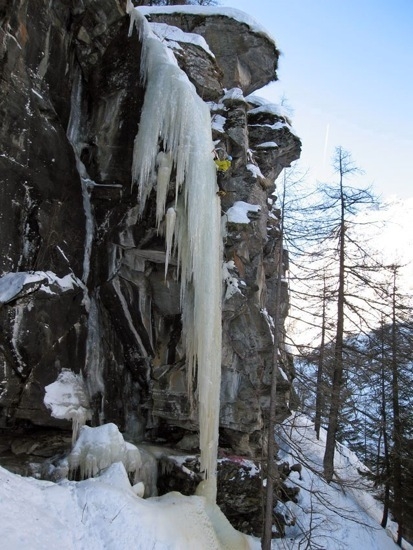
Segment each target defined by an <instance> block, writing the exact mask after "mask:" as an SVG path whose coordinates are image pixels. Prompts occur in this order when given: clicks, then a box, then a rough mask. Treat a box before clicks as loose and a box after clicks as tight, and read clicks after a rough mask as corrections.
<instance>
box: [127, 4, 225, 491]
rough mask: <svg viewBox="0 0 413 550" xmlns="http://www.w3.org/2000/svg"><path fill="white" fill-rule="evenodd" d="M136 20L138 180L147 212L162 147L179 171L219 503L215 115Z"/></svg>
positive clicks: (186, 317)
mask: <svg viewBox="0 0 413 550" xmlns="http://www.w3.org/2000/svg"><path fill="white" fill-rule="evenodd" d="M131 23H132V25H136V26H137V28H138V32H139V34H140V37H141V40H142V43H143V44H142V79H143V80H144V81H145V82H146V93H145V101H144V105H143V110H142V115H141V120H140V125H139V131H138V134H137V136H136V138H135V146H134V158H133V165H132V182H133V183H137V184H138V186H139V199H140V210H141V212H142V211H143V208H144V206H145V201H146V199H147V198H148V196H149V194H150V193H151V191H152V188H153V186H154V183H155V169H156V160H157V155H158V153H159V149H160V148H162V150H163V151H164V152H165V153H166V154H169V155H170V158H171V159H172V161H173V166H174V167H175V171H176V206H175V210H176V219H175V224H174V232H173V241H174V247H176V252H177V259H178V269H179V274H180V277H181V305H182V310H183V311H182V319H183V335H184V340H185V344H186V355H187V366H188V376H189V378H190V380H191V379H192V372H193V371H195V366H196V367H197V378H198V384H197V387H198V403H199V426H200V449H201V469H202V470H203V471H204V472H205V481H204V482H203V484H202V487H201V488H200V490H201V492H202V494H203V495H205V496H206V497H207V498H208V499H209V500H210V501H212V502H215V500H216V459H217V449H218V426H219V394H220V385H221V293H222V279H221V269H222V239H221V228H220V203H219V198H218V197H217V194H216V191H217V186H216V170H215V165H214V162H213V158H212V154H211V152H212V150H213V142H212V136H211V120H210V113H209V109H208V107H207V105H206V104H205V103H204V102H203V101H202V100H201V99H200V97H199V96H198V95H197V93H196V90H195V88H194V86H193V85H192V84H191V83H190V82H189V80H188V78H187V76H186V75H185V73H183V72H182V71H181V69H179V67H178V65H177V63H176V60H175V58H174V57H173V55H172V54H171V53H170V52H169V51H168V49H167V48H166V47H165V46H164V45H163V44H162V43H161V42H160V41H159V40H158V39H157V38H156V37H155V36H154V35H153V33H152V31H151V30H150V27H149V25H148V23H147V22H146V20H145V18H144V17H142V16H141V15H140V14H139V11H138V10H133V11H132V13H131ZM161 210H162V209H161ZM171 222H172V220H170V223H171ZM168 231H169V232H168ZM167 233H168V239H169V245H168V243H167V247H168V246H169V247H170V246H171V243H172V235H171V233H172V231H171V228H169V230H168V229H167ZM191 398H192V396H191Z"/></svg>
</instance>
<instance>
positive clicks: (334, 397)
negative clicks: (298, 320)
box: [323, 150, 346, 483]
mask: <svg viewBox="0 0 413 550" xmlns="http://www.w3.org/2000/svg"><path fill="white" fill-rule="evenodd" d="M338 161H339V174H340V206H341V217H340V228H339V273H338V296H337V320H336V321H337V325H336V338H335V347H334V370H333V383H332V391H331V403H330V412H329V417H328V428H327V440H326V450H325V453H324V461H323V467H324V477H325V478H326V481H327V483H330V481H331V480H332V479H333V474H334V451H335V447H336V434H337V428H338V418H339V414H340V408H341V387H342V385H343V338H344V290H345V289H344V284H345V276H344V275H345V266H344V259H345V232H346V226H345V197H344V191H343V175H344V171H343V165H342V153H341V150H340V151H339V158H338Z"/></svg>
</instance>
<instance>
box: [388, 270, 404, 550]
mask: <svg viewBox="0 0 413 550" xmlns="http://www.w3.org/2000/svg"><path fill="white" fill-rule="evenodd" d="M396 275H397V269H396V267H394V269H393V295H392V298H393V299H392V327H391V328H392V331H391V372H392V403H393V501H394V502H393V512H394V517H395V520H396V521H397V523H398V525H399V527H398V531H397V544H398V545H399V546H401V545H402V536H403V506H402V464H401V456H402V437H403V434H402V430H403V428H402V423H401V418H400V404H399V373H398V362H397V351H398V350H397V344H398V342H397V321H396Z"/></svg>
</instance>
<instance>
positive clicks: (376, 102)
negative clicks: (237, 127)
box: [220, 0, 413, 198]
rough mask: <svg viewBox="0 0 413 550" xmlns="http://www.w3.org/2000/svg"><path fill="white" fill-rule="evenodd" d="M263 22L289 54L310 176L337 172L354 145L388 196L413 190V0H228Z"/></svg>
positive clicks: (288, 92)
mask: <svg viewBox="0 0 413 550" xmlns="http://www.w3.org/2000/svg"><path fill="white" fill-rule="evenodd" d="M220 4H221V5H222V6H227V7H232V8H237V9H240V10H242V11H244V12H246V13H248V14H250V15H251V16H252V17H254V19H256V20H257V22H258V23H261V24H262V25H263V26H264V27H265V28H266V29H267V30H268V32H269V33H270V34H271V35H272V36H273V37H274V38H275V40H276V42H277V45H278V47H279V49H280V50H281V52H282V56H281V58H280V62H279V70H278V77H279V81H278V82H277V83H276V84H274V85H271V86H270V87H269V89H266V90H265V91H264V92H263V91H261V92H260V95H264V96H265V97H267V98H268V99H270V100H271V101H274V102H277V101H278V100H279V98H280V97H281V96H283V95H284V96H285V97H286V99H287V100H288V103H289V105H290V106H291V107H292V109H293V115H292V118H293V125H294V128H295V129H296V131H297V133H298V135H300V137H301V139H302V141H303V153H302V160H301V165H302V167H303V169H309V175H308V179H309V180H311V181H313V180H316V179H317V180H320V181H329V180H330V181H331V177H332V175H331V162H330V161H331V156H332V154H333V152H334V148H335V147H336V146H339V145H341V146H342V147H344V148H345V149H347V150H349V151H350V152H351V153H352V155H353V158H354V160H355V161H356V163H357V165H358V166H359V167H360V168H362V169H363V170H364V172H365V174H364V175H363V176H362V177H361V178H360V179H359V180H353V183H354V184H355V185H359V186H360V187H362V186H367V185H372V186H373V190H374V191H375V192H376V193H377V194H378V195H382V196H383V197H387V196H389V195H394V194H395V195H398V196H399V197H400V198H406V197H411V196H413V0H345V1H343V0H254V1H251V0H236V1H235V0H221V2H220Z"/></svg>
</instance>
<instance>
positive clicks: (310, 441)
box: [273, 414, 412, 550]
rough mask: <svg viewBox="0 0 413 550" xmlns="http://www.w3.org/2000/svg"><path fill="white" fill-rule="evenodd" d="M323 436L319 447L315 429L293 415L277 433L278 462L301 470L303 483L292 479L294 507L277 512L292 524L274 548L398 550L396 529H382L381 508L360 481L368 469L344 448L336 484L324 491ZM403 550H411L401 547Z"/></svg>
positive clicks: (337, 457)
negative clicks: (295, 491) (295, 489)
mask: <svg viewBox="0 0 413 550" xmlns="http://www.w3.org/2000/svg"><path fill="white" fill-rule="evenodd" d="M325 439H326V433H325V431H324V430H321V433H320V440H319V441H317V439H316V436H315V431H314V424H313V423H312V422H311V421H310V420H309V419H308V417H306V416H304V415H300V414H294V415H292V416H291V417H290V418H289V419H288V420H287V421H285V422H284V424H283V425H282V426H281V427H280V428H279V430H278V435H277V440H278V443H279V445H280V447H281V452H280V453H279V458H280V459H281V460H282V461H285V462H288V463H289V464H290V465H292V464H295V463H300V464H302V466H303V468H302V480H299V479H298V474H297V473H291V474H290V476H289V478H290V481H289V482H288V483H287V484H289V485H291V486H297V487H300V493H299V496H298V503H297V504H294V503H292V502H289V503H287V505H285V506H284V505H282V506H277V509H278V510H279V511H280V512H281V513H287V514H289V515H290V517H291V518H295V525H293V526H290V527H287V528H286V538H285V539H283V540H279V541H277V542H275V543H274V544H273V548H288V549H303V548H312V549H313V548H314V549H317V548H320V549H321V548H323V549H324V548H325V549H329V550H330V549H334V550H341V549H343V550H344V549H346V550H347V549H354V550H358V549H362V550H387V549H389V550H390V549H391V548H397V546H396V544H395V543H394V542H393V538H394V537H395V535H396V531H397V526H396V524H394V523H392V522H390V525H389V526H388V528H387V529H386V530H384V529H382V528H381V527H380V521H381V518H382V506H381V504H380V503H379V502H378V501H377V500H376V499H375V498H374V496H373V493H372V487H371V484H370V483H369V482H368V481H366V480H365V479H364V478H363V477H361V476H360V474H359V470H360V471H363V470H366V467H365V466H364V465H363V464H362V463H361V462H360V461H359V460H358V458H357V456H356V455H355V454H354V453H353V452H351V451H349V449H348V448H347V447H344V446H343V445H340V444H339V445H338V449H337V451H336V453H335V472H336V474H337V477H338V478H339V480H340V482H337V483H331V484H330V485H328V484H327V483H326V482H325V481H324V479H323V478H322V476H321V472H322V470H323V468H322V464H323V455H324V448H325ZM403 548H406V549H407V548H409V549H411V548H412V547H411V546H410V545H408V544H405V545H404V546H403Z"/></svg>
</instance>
